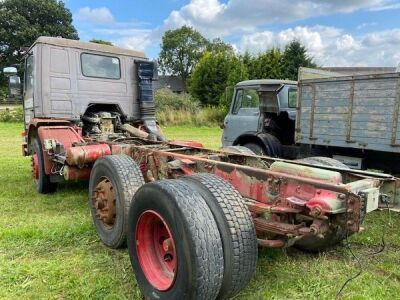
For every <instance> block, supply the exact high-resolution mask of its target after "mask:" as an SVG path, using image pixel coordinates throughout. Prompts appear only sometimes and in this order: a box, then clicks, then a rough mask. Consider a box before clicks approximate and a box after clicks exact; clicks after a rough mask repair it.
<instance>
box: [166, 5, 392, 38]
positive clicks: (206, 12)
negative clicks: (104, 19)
mask: <svg viewBox="0 0 400 300" xmlns="http://www.w3.org/2000/svg"><path fill="white" fill-rule="evenodd" d="M388 1H389V0H347V1H346V0H336V1H334V0H324V1H319V0H280V1H276V0H247V1H245V0H229V1H227V2H226V3H223V2H221V1H219V0H191V1H190V2H189V3H188V4H187V5H184V6H183V7H182V8H181V9H180V10H176V11H173V12H171V14H170V15H169V16H168V18H167V19H166V20H165V21H164V24H163V26H162V27H161V28H160V29H159V30H160V31H165V30H167V29H171V28H177V27H180V26H182V25H190V26H193V27H195V28H196V29H198V30H199V31H200V32H202V33H203V34H205V35H206V36H208V37H216V36H228V35H231V34H234V33H243V32H252V31H254V30H255V29H257V28H258V27H259V26H265V25H268V24H272V23H287V22H292V21H296V20H301V19H306V18H309V17H315V16H322V15H328V14H333V13H351V12H353V11H356V10H359V9H371V8H377V7H383V5H385V4H386V3H388Z"/></svg>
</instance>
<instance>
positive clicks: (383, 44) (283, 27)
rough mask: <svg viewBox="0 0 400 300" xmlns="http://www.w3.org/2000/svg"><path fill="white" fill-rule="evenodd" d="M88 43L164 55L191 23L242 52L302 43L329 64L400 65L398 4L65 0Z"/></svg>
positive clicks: (380, 0)
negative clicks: (168, 41)
mask: <svg viewBox="0 0 400 300" xmlns="http://www.w3.org/2000/svg"><path fill="white" fill-rule="evenodd" d="M64 2H65V5H66V6H67V7H68V8H69V9H70V10H71V12H72V14H73V19H74V25H75V27H76V28H77V30H78V33H79V36H80V38H81V39H82V40H89V39H91V38H101V39H105V40H109V41H112V42H113V43H114V44H116V45H118V46H121V47H126V48H133V49H138V50H143V51H145V52H146V53H147V55H148V56H149V57H150V58H155V57H157V55H158V52H159V49H160V47H159V45H160V42H161V37H162V35H163V33H164V32H165V31H166V30H169V29H175V28H178V27H180V26H182V25H190V26H193V27H194V28H196V29H197V30H199V31H200V32H201V33H202V34H203V35H204V36H206V37H207V38H210V39H212V38H216V37H220V38H222V39H223V40H225V41H226V42H228V43H231V44H232V45H233V46H234V48H235V49H236V50H237V51H238V52H244V51H250V52H252V53H258V52H260V51H264V50H265V49H267V48H270V47H280V48H283V47H284V46H285V44H287V43H288V42H289V41H290V40H292V39H294V38H296V39H299V40H300V41H301V42H302V43H303V44H304V45H305V46H306V47H307V49H308V51H309V53H310V55H311V56H312V57H313V58H314V59H315V60H316V61H317V63H318V64H320V65H324V66H396V65H397V64H399V63H400V1H398V0H347V1H346V0H307V1H300V0H280V1H276V0H224V1H222V0H186V1H184V0H153V1H151V0H147V1H142V0H138V1H128V0H114V1H111V0H98V1H94V0H87V1H85V0H80V1H78V0H65V1H64Z"/></svg>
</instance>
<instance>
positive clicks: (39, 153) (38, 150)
mask: <svg viewBox="0 0 400 300" xmlns="http://www.w3.org/2000/svg"><path fill="white" fill-rule="evenodd" d="M32 173H33V179H34V182H35V187H36V190H37V191H38V192H39V193H41V194H48V193H54V192H55V191H56V190H57V183H55V182H51V181H50V176H49V175H46V173H45V171H44V157H43V149H42V144H41V142H40V140H39V139H35V140H34V142H33V153H32Z"/></svg>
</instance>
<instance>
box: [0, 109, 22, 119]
mask: <svg viewBox="0 0 400 300" xmlns="http://www.w3.org/2000/svg"><path fill="white" fill-rule="evenodd" d="M23 120H24V111H23V108H22V107H21V106H19V107H15V108H5V109H1V110H0V122H22V121H23Z"/></svg>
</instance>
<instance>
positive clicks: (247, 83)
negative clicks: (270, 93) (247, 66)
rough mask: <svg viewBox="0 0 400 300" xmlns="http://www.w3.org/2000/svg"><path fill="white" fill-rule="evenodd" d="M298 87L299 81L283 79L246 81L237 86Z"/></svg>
mask: <svg viewBox="0 0 400 300" xmlns="http://www.w3.org/2000/svg"><path fill="white" fill-rule="evenodd" d="M277 84H279V85H281V84H287V85H297V81H292V80H281V79H256V80H245V81H241V82H239V83H238V84H236V86H255V85H277Z"/></svg>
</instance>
